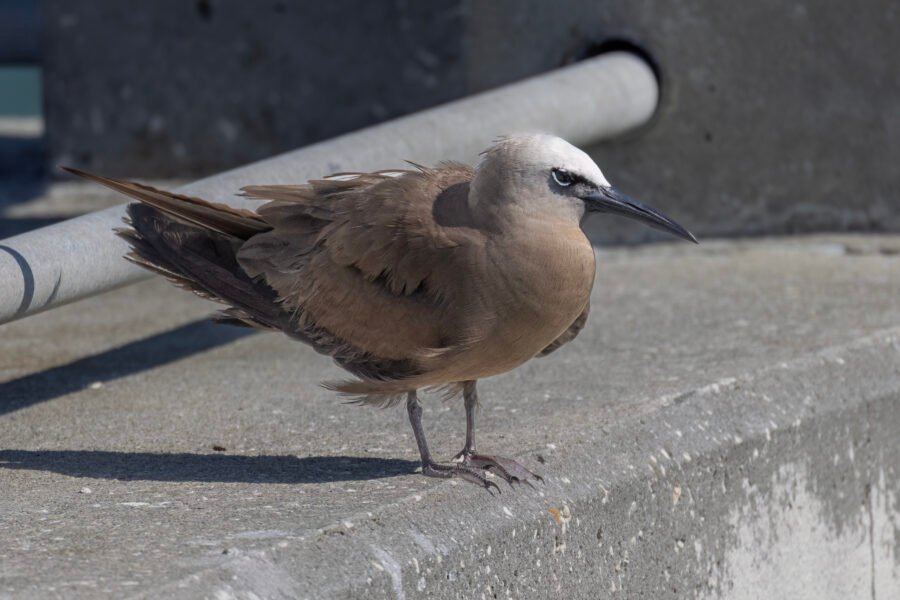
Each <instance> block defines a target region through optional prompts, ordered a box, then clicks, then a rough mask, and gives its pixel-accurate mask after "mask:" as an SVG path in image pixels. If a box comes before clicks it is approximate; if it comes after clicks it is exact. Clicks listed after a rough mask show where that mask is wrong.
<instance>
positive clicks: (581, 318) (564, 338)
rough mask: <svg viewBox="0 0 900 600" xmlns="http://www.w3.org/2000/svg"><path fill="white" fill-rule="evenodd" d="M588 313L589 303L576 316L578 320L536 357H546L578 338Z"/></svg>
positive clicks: (589, 309)
mask: <svg viewBox="0 0 900 600" xmlns="http://www.w3.org/2000/svg"><path fill="white" fill-rule="evenodd" d="M590 312H591V304H590V302H588V304H587V306H585V307H584V311H582V313H581V314H580V315H578V318H577V319H575V321H573V322H572V324H571V325H569V328H568V329H566V330H565V331H564V332H563V333H562V335H560V336H559V337H558V338H556V339H555V340H553V342H552V343H551V344H550V345H549V346H547V347H546V348H544V349H543V350H541V351H540V352H539V353H538V357H543V356H547V355H548V354H550V353H552V352H555V351H556V350H559V349H560V348H561V347H562V346H565V345H566V344H568V343H569V342H571V341H572V340H574V339H575V338H576V337H578V334H579V333H581V330H582V329H584V325H585V324H586V323H587V319H588V313H590Z"/></svg>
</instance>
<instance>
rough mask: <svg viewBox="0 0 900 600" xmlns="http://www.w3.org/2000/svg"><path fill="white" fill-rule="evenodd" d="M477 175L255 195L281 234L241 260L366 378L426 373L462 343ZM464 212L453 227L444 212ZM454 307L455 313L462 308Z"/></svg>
mask: <svg viewBox="0 0 900 600" xmlns="http://www.w3.org/2000/svg"><path fill="white" fill-rule="evenodd" d="M471 177H472V171H471V169H470V168H468V167H465V166H462V165H455V164H454V165H444V166H442V167H441V168H437V169H426V168H418V169H417V170H409V171H395V172H384V173H369V174H348V175H344V176H342V177H337V178H330V179H325V180H316V181H311V182H309V183H308V184H306V185H301V186H251V187H247V188H245V189H244V193H245V194H246V195H248V196H250V197H254V198H264V199H270V200H272V201H271V202H269V203H267V204H265V205H263V206H262V207H261V208H260V209H259V215H260V217H261V218H262V219H263V220H264V221H265V222H266V223H267V224H268V225H269V226H271V230H270V231H268V232H265V233H261V234H259V235H256V236H253V237H252V238H251V239H250V240H249V241H248V242H247V243H246V244H244V245H243V246H242V247H241V249H240V250H239V252H238V255H237V256H238V262H239V263H240V264H241V266H242V267H243V269H244V270H245V271H246V272H247V273H248V274H249V275H250V276H251V277H259V278H261V279H262V280H264V281H265V282H266V283H267V284H268V285H269V286H271V287H272V288H273V289H274V290H275V291H276V292H277V294H278V297H279V298H280V299H281V301H282V302H283V306H284V307H285V309H287V310H289V311H291V312H292V313H293V314H294V315H295V317H296V322H297V327H298V328H300V329H301V330H303V331H306V332H314V333H315V334H318V335H319V341H318V342H317V345H319V346H321V347H323V348H335V349H336V350H334V351H329V353H330V354H332V355H333V356H335V358H336V359H337V360H338V362H340V363H341V364H342V365H343V366H345V367H346V368H347V369H348V370H350V371H351V372H354V373H356V374H357V375H360V376H361V377H363V378H365V379H373V380H392V379H402V378H407V377H410V376H413V375H414V374H416V373H418V372H420V371H422V370H424V369H427V366H426V365H427V363H428V361H429V360H432V359H434V358H435V357H436V356H440V355H442V354H443V353H446V352H450V351H452V350H453V346H454V344H455V343H456V341H457V340H456V339H455V336H456V335H457V333H458V332H456V331H454V328H453V323H452V319H451V318H450V317H449V314H450V307H451V306H453V304H454V302H453V301H454V300H458V298H457V297H455V296H454V293H455V291H456V289H457V287H458V285H456V286H455V285H453V283H452V282H453V278H452V276H451V273H450V272H452V271H453V269H452V268H449V269H439V268H438V267H439V265H441V264H444V266H451V267H452V264H453V263H454V262H455V261H459V260H462V258H463V257H461V256H460V254H461V252H460V251H459V249H460V246H461V245H462V244H461V242H462V241H463V239H462V238H463V237H464V236H468V238H467V239H466V241H467V242H468V243H466V244H465V248H464V251H465V252H471V251H473V248H476V247H477V245H478V244H477V242H473V240H474V239H475V238H477V237H478V233H477V232H474V231H473V230H472V229H471V228H468V227H466V226H465V218H464V216H460V215H463V214H464V213H467V204H466V198H467V194H468V184H469V181H470V180H471ZM438 209H440V210H444V211H449V212H450V213H455V214H456V218H455V221H454V224H455V226H454V227H446V226H444V225H441V224H439V223H438V221H436V219H435V214H436V211H438ZM454 308H455V307H454Z"/></svg>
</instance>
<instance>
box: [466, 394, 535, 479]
mask: <svg viewBox="0 0 900 600" xmlns="http://www.w3.org/2000/svg"><path fill="white" fill-rule="evenodd" d="M475 383H476V382H475V381H466V382H465V383H464V384H463V399H464V401H465V405H466V444H465V446H463V449H462V450H461V451H460V452H459V454H457V455H456V456H455V457H454V458H455V459H458V458H462V464H463V465H465V466H470V467H475V468H478V469H486V470H490V471H491V472H492V473H494V474H496V475H498V476H499V477H502V478H503V479H505V480H506V482H507V483H509V484H510V485H512V484H513V483H521V482H524V483H528V484H529V485H530V484H531V480H537V481H543V480H544V479H543V478H542V477H541V476H540V475H537V474H535V473H532V472H531V471H529V470H528V469H526V468H525V467H523V466H522V465H520V464H519V463H518V462H516V461H514V460H513V459H511V458H504V457H502V456H489V455H487V454H478V453H476V452H475V410H476V409H477V408H478V391H477V390H476V388H475Z"/></svg>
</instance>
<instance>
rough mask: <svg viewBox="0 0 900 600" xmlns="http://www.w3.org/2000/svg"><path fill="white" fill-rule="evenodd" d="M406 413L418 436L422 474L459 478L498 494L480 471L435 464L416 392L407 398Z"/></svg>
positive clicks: (465, 467) (410, 393)
mask: <svg viewBox="0 0 900 600" xmlns="http://www.w3.org/2000/svg"><path fill="white" fill-rule="evenodd" d="M406 412H407V413H409V422H410V424H411V425H412V429H413V435H415V436H416V445H417V446H418V447H419V455H420V456H421V457H422V474H423V475H425V476H426V477H441V478H444V479H447V478H450V477H459V478H461V479H465V480H466V481H468V482H471V483H474V484H475V485H480V486H481V487H483V488H485V489H486V490H488V491H491V488H494V489H496V490H497V491H498V492H499V491H500V488H499V487H497V484H496V483H494V482H493V481H489V480H488V479H487V478H486V477H485V476H484V474H483V473H481V472H480V469H479V468H477V467H474V466H469V465H465V464H451V465H443V464H440V463H436V462H434V460H432V458H431V452H430V451H429V450H428V442H427V441H425V429H424V428H423V427H422V405H421V404H420V403H419V398H418V396H417V395H416V392H414V391H413V392H409V394H408V395H407V397H406Z"/></svg>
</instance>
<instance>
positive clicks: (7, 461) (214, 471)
mask: <svg viewBox="0 0 900 600" xmlns="http://www.w3.org/2000/svg"><path fill="white" fill-rule="evenodd" d="M418 466H419V463H418V461H410V460H399V459H387V458H373V457H356V456H307V457H302V458H301V457H297V456H229V455H227V454H186V453H184V454H155V453H149V452H104V451H99V450H0V469H16V470H31V471H51V472H54V473H60V474H62V475H69V476H72V477H91V478H94V479H117V480H122V481H204V482H216V483H325V482H333V481H359V480H365V479H380V478H383V477H395V476H397V475H408V474H410V473H412V472H413V471H414V470H415V469H416V467H418Z"/></svg>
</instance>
